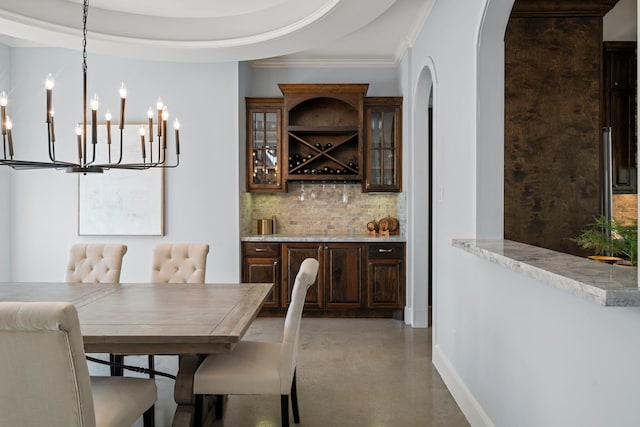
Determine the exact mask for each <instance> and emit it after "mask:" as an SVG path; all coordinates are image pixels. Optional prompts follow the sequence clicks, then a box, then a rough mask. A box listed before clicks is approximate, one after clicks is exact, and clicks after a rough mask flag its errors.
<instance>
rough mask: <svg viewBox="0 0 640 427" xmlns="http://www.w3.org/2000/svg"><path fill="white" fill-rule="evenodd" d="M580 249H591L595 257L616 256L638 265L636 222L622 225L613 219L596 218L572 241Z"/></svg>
mask: <svg viewBox="0 0 640 427" xmlns="http://www.w3.org/2000/svg"><path fill="white" fill-rule="evenodd" d="M571 240H573V241H574V242H576V243H577V244H578V245H579V246H580V247H582V248H586V249H593V250H594V251H595V253H596V254H597V255H607V256H614V257H615V256H617V257H621V258H624V259H626V260H627V261H629V262H630V263H631V265H634V266H637V265H638V221H637V220H636V221H633V223H631V224H622V223H620V222H618V221H616V220H615V219H611V220H607V218H606V217H604V216H601V217H600V218H596V222H595V223H594V224H590V225H589V226H588V228H586V229H584V230H583V231H582V233H580V235H579V236H578V237H576V238H574V239H571Z"/></svg>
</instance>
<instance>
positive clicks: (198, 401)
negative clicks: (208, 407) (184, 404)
mask: <svg viewBox="0 0 640 427" xmlns="http://www.w3.org/2000/svg"><path fill="white" fill-rule="evenodd" d="M203 409H204V395H202V394H196V395H195V404H194V410H193V412H194V414H193V417H194V420H193V427H202V418H203V417H204V411H203Z"/></svg>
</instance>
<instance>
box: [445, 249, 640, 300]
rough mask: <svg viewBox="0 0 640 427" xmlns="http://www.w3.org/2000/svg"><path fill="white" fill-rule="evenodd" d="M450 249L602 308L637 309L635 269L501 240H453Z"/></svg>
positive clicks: (636, 274) (639, 292)
mask: <svg viewBox="0 0 640 427" xmlns="http://www.w3.org/2000/svg"><path fill="white" fill-rule="evenodd" d="M453 246H454V247H456V248H459V249H462V250H464V251H467V252H470V253H472V254H474V255H477V256H479V257H480V258H484V259H486V260H488V261H491V262H494V263H496V264H499V265H501V266H503V267H505V268H508V269H510V270H514V271H519V272H521V273H523V274H526V275H528V276H531V277H533V278H535V279H537V280H540V281H542V282H544V283H547V284H549V285H551V286H554V287H556V288H559V289H563V290H565V291H568V292H571V293H573V294H575V295H578V296H580V297H582V298H586V299H588V300H590V301H592V302H595V303H597V304H601V305H605V306H617V307H621V306H626V307H638V306H640V289H639V288H638V270H637V268H635V267H627V266H619V265H610V264H605V263H601V262H597V261H592V260H590V259H587V258H582V257H578V256H574V255H569V254H565V253H561V252H556V251H552V250H550V249H544V248H539V247H536V246H531V245H526V244H524V243H518V242H513V241H510V240H500V239H477V240H476V239H454V240H453Z"/></svg>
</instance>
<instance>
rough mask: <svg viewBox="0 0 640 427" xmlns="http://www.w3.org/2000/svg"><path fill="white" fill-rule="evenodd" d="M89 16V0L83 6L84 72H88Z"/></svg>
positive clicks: (85, 0)
mask: <svg viewBox="0 0 640 427" xmlns="http://www.w3.org/2000/svg"><path fill="white" fill-rule="evenodd" d="M88 14H89V0H84V3H83V5H82V71H87V15H88Z"/></svg>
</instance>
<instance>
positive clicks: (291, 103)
mask: <svg viewBox="0 0 640 427" xmlns="http://www.w3.org/2000/svg"><path fill="white" fill-rule="evenodd" d="M367 87H368V85H360V84H356V85H350V84H345V85H334V84H327V85H320V84H318V85H305V84H300V85H284V84H283V85H280V88H281V90H282V92H283V93H284V95H285V108H284V110H285V112H284V116H285V123H286V124H285V133H286V136H285V138H284V147H283V151H284V152H286V155H287V164H286V166H287V169H286V172H285V179H286V180H287V181H361V180H362V177H363V174H362V170H363V168H362V158H363V156H362V150H363V138H362V133H363V132H362V123H363V107H362V106H363V99H364V94H365V93H366V89H367Z"/></svg>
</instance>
